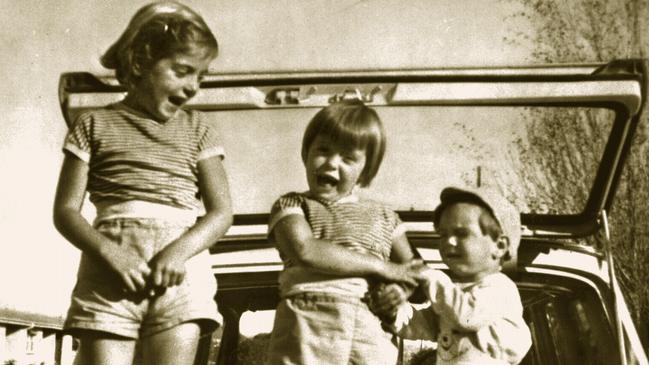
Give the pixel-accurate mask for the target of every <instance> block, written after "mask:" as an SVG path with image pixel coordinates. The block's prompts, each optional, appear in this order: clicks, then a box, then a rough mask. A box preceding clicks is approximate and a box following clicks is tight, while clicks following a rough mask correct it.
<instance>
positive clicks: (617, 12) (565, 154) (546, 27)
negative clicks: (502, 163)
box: [503, 0, 649, 347]
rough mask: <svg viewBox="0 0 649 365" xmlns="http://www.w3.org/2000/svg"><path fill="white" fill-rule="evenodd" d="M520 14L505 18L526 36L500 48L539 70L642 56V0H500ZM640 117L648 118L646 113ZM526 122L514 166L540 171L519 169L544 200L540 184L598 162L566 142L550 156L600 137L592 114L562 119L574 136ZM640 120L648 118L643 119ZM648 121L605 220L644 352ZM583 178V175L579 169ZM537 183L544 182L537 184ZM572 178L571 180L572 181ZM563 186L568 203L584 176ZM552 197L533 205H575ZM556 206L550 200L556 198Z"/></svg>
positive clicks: (586, 148)
mask: <svg viewBox="0 0 649 365" xmlns="http://www.w3.org/2000/svg"><path fill="white" fill-rule="evenodd" d="M503 1H506V2H508V3H511V4H512V5H513V6H515V7H520V11H518V12H516V13H514V14H513V16H512V18H511V19H509V20H510V21H512V22H514V21H515V22H520V21H522V22H524V23H527V24H528V25H529V29H531V31H529V32H525V31H517V32H515V33H514V34H515V35H514V36H513V37H511V38H508V39H506V41H508V42H510V43H512V44H515V45H518V46H523V47H531V50H530V54H531V58H532V61H534V62H541V63H559V62H563V63H579V62H608V61H611V60H614V59H620V58H642V57H645V56H646V55H647V52H648V51H649V39H648V38H647V37H644V35H645V34H648V33H647V31H648V30H649V1H648V0H570V1H564V0H503ZM645 115H647V113H645ZM537 117H538V118H542V119H543V120H541V119H539V120H538V122H537V121H533V122H532V123H530V125H529V127H528V128H527V138H528V141H529V142H530V143H522V142H521V143H519V146H518V151H515V152H516V153H517V155H518V156H519V157H517V158H518V159H519V162H520V163H522V164H525V160H526V159H532V158H533V159H537V162H538V161H540V166H542V167H543V170H544V171H542V174H540V173H539V171H534V170H529V169H527V170H526V169H523V170H522V171H521V173H522V174H524V175H527V176H525V178H526V179H528V180H529V181H532V182H533V183H534V184H536V185H537V188H538V191H539V194H543V193H544V191H545V189H544V188H543V187H544V184H557V183H561V181H562V179H564V178H565V176H568V175H564V173H565V172H566V171H572V172H574V171H577V170H578V169H579V168H580V164H582V163H588V162H589V161H592V159H593V158H598V156H599V153H601V151H598V150H596V149H594V146H597V145H600V144H598V143H573V144H569V145H571V146H573V148H572V149H571V150H570V151H557V150H556V149H555V148H553V147H554V146H555V144H554V143H552V142H553V139H554V138H562V139H568V140H570V139H573V140H574V141H594V140H597V138H601V137H602V136H601V135H599V133H600V131H598V129H597V128H595V127H594V126H596V125H597V124H598V123H597V120H596V118H598V115H597V114H595V113H592V112H589V111H574V112H571V114H570V115H568V116H566V115H565V114H564V115H562V116H561V118H566V117H569V118H586V119H587V123H586V124H585V125H586V126H590V127H593V128H585V129H577V128H574V127H572V126H574V125H576V124H573V123H560V122H559V119H558V118H559V116H558V115H556V114H554V113H549V114H548V113H544V114H538V115H537ZM552 118H556V120H555V121H553V120H552ZM644 119H647V118H646V117H645V118H644ZM648 122H649V121H648V120H641V122H640V127H639V129H638V133H637V136H636V139H635V140H634V142H633V145H632V147H631V154H630V156H629V158H628V159H627V161H626V166H625V169H624V172H623V176H622V179H621V182H620V185H619V187H618V191H617V194H616V200H615V203H614V206H613V208H612V211H611V212H610V214H609V223H610V227H611V232H612V242H613V247H614V248H613V249H614V252H615V257H616V269H617V272H618V273H619V275H618V276H619V279H620V283H621V286H622V289H623V292H624V293H625V296H626V299H627V302H628V303H629V304H630V307H631V311H632V316H633V318H634V321H635V322H636V325H637V328H638V329H639V332H640V337H641V340H642V341H643V343H644V345H645V347H647V346H649V286H647V285H645V281H646V278H647V277H649V228H648V227H647V222H649V203H648V202H649V160H648V159H649V157H648V156H649V143H648V142H647V137H648V132H647V123H648ZM584 171H585V170H584ZM540 176H543V177H540ZM571 176H573V175H572V174H571ZM576 176H580V178H579V179H575V180H574V181H570V182H569V183H567V184H566V183H563V186H565V189H571V194H569V195H570V196H574V197H575V199H576V200H578V199H583V197H580V196H579V194H580V192H583V191H587V189H588V188H590V187H589V186H584V182H585V181H590V179H589V176H582V175H576ZM552 199H553V198H552V196H549V195H548V196H542V197H541V199H540V200H543V201H550V202H552V204H568V205H569V204H576V201H568V202H566V201H553V200H552ZM555 200H556V199H555Z"/></svg>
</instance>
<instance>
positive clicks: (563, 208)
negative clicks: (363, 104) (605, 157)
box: [208, 106, 615, 214]
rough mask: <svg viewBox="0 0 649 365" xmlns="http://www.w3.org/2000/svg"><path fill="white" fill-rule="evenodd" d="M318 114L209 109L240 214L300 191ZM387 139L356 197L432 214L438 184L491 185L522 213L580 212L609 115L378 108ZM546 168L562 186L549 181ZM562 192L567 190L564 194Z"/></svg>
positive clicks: (611, 115)
mask: <svg viewBox="0 0 649 365" xmlns="http://www.w3.org/2000/svg"><path fill="white" fill-rule="evenodd" d="M317 111H318V109H315V108H296V109H275V110H268V109H267V110H246V111H236V110H232V111H212V112H209V114H208V118H209V119H210V120H211V121H212V122H213V123H214V124H215V125H216V126H217V128H218V130H219V132H220V133H221V136H222V139H223V144H224V146H225V149H226V159H225V162H224V163H225V165H226V168H227V171H228V175H229V179H230V182H231V185H232V188H231V189H232V196H233V198H234V208H235V213H237V214H246V213H267V212H268V211H269V210H270V206H271V204H272V203H273V201H274V200H275V199H276V198H277V197H279V196H280V195H281V194H284V193H287V192H289V191H304V190H306V189H307V185H306V178H305V176H304V168H303V165H302V161H301V155H300V150H301V140H302V134H303V132H304V129H305V127H306V125H307V123H308V121H309V120H310V119H311V118H312V117H313V115H314V114H315V113H316V112H317ZM377 111H378V113H379V115H380V117H381V119H382V120H383V122H384V124H385V128H386V133H387V139H388V142H387V143H388V144H387V151H386V155H385V158H384V161H383V164H382V166H381V168H380V170H379V173H378V175H377V177H376V179H375V181H374V182H373V183H372V185H371V186H370V188H368V189H364V190H363V191H362V194H364V195H366V196H369V197H372V198H375V199H378V200H381V201H384V202H386V203H388V204H390V205H391V206H392V207H393V208H394V209H397V210H432V209H434V207H435V206H436V205H437V204H438V201H437V196H438V194H439V191H440V190H441V188H442V187H444V186H447V185H451V184H470V185H477V184H482V185H495V186H498V187H500V188H502V190H503V191H505V192H507V193H508V194H509V195H510V196H509V199H510V200H512V201H513V202H515V204H517V205H518V207H519V209H521V211H522V212H534V213H552V214H556V213H561V214H568V213H579V212H581V210H582V209H583V208H584V204H585V202H586V199H587V197H588V192H589V190H590V187H591V185H592V183H593V181H594V176H595V173H596V170H597V166H598V164H599V162H600V159H601V156H602V153H603V151H604V147H605V141H606V138H607V136H608V134H609V133H610V130H611V127H612V125H613V119H614V117H615V113H614V112H613V111H611V110H608V109H602V108H585V107H584V108H576V107H571V108H566V107H512V106H509V107H505V106H502V107H500V106H446V107H442V106H434V107H431V106H401V107H385V106H384V107H377ZM548 169H550V170H551V171H553V173H554V174H555V176H559V177H560V178H559V179H551V178H548V176H551V175H552V174H548V173H547V171H548ZM566 186H568V187H569V188H566Z"/></svg>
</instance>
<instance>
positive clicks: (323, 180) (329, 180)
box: [316, 175, 338, 186]
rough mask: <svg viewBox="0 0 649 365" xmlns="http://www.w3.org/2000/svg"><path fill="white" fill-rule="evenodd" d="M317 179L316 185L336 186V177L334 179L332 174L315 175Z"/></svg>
mask: <svg viewBox="0 0 649 365" xmlns="http://www.w3.org/2000/svg"><path fill="white" fill-rule="evenodd" d="M316 179H317V181H318V185H329V186H336V185H338V179H336V178H335V177H333V176H329V175H318V176H317V177H316Z"/></svg>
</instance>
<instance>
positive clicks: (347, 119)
mask: <svg viewBox="0 0 649 365" xmlns="http://www.w3.org/2000/svg"><path fill="white" fill-rule="evenodd" d="M317 136H325V137H328V138H330V139H331V140H332V141H335V142H338V143H342V144H344V145H346V146H349V147H351V148H358V149H361V150H364V151H365V156H366V160H365V166H364V167H363V171H361V175H360V176H359V179H358V183H359V185H360V186H362V187H366V186H369V185H370V183H371V182H372V180H373V179H374V177H375V176H376V173H377V172H378V171H379V167H380V166H381V162H382V161H383V155H384V153H385V145H386V139H385V130H384V129H383V123H382V122H381V119H380V118H379V116H378V114H377V113H376V111H375V110H374V109H372V108H370V107H368V106H366V105H365V104H364V103H363V102H362V101H360V100H357V99H353V100H342V101H338V102H335V103H332V104H330V105H328V106H327V107H325V108H323V109H321V110H320V111H319V112H318V113H316V115H315V116H314V117H313V118H312V119H311V121H310V122H309V125H308V126H307V128H306V131H305V132H304V138H303V139H302V161H306V159H307V154H308V152H309V148H310V147H311V144H312V143H313V141H314V140H315V139H316V137H317Z"/></svg>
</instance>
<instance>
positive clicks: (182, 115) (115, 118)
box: [63, 103, 223, 210]
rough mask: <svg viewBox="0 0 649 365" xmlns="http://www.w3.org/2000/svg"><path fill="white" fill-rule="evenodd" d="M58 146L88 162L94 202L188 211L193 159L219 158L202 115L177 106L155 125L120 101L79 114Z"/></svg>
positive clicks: (194, 203) (194, 204) (194, 189)
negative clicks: (134, 202) (135, 203)
mask: <svg viewBox="0 0 649 365" xmlns="http://www.w3.org/2000/svg"><path fill="white" fill-rule="evenodd" d="M63 149H64V150H65V151H68V152H70V153H72V154H73V155H75V156H76V157H78V158H79V159H81V160H83V161H85V162H87V163H88V165H89V171H88V184H87V190H88V192H89V193H90V201H91V202H93V203H94V204H101V203H103V202H122V201H130V200H139V201H147V202H153V203H158V204H165V205H169V206H173V207H177V208H181V209H190V210H195V209H197V208H199V206H200V200H199V195H198V168H197V165H198V161H200V160H202V159H207V158H210V157H213V156H221V157H223V148H222V147H221V145H220V143H219V141H218V138H217V134H216V132H215V131H214V129H213V128H212V127H210V125H208V124H207V123H205V122H204V121H203V120H202V118H201V113H199V112H196V111H185V110H179V111H178V112H177V113H176V115H175V116H174V117H173V118H171V119H170V120H168V121H166V122H165V123H159V122H156V121H155V120H153V119H151V118H149V117H147V116H145V115H143V114H141V113H139V112H137V111H135V110H133V109H131V108H129V107H127V106H125V105H124V104H123V103H116V104H111V105H108V106H107V107H105V108H101V109H96V110H91V111H87V112H84V113H82V114H80V115H79V117H78V118H77V119H76V121H75V123H74V125H73V126H72V128H71V129H70V131H69V132H68V134H67V136H66V138H65V142H64V146H63Z"/></svg>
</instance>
